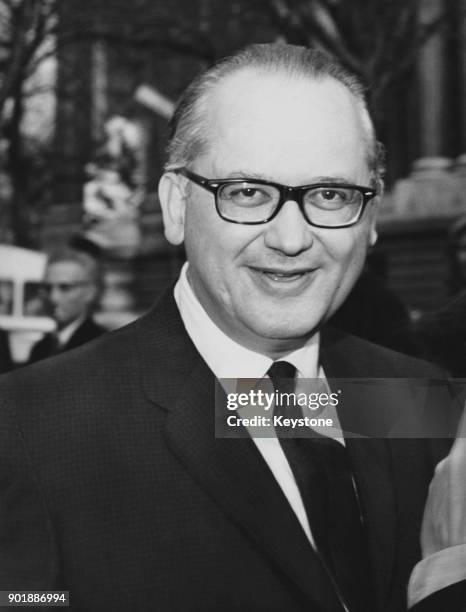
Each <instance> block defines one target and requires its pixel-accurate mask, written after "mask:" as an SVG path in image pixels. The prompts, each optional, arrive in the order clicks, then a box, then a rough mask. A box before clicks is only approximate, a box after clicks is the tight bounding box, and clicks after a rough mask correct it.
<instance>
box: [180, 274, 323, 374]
mask: <svg viewBox="0 0 466 612" xmlns="http://www.w3.org/2000/svg"><path fill="white" fill-rule="evenodd" d="M188 265H189V264H188V262H186V263H185V264H184V266H183V268H182V270H181V273H180V277H179V279H178V281H177V283H176V285H175V289H174V295H175V301H176V303H177V306H178V310H179V311H180V315H181V318H182V320H183V324H184V326H185V328H186V331H187V333H188V335H189V337H190V338H191V340H192V341H193V344H194V346H195V347H196V348H197V350H198V351H199V353H200V355H201V357H202V358H203V359H204V361H205V362H206V363H207V365H208V366H209V368H210V369H211V371H212V372H213V373H214V375H215V377H216V378H262V377H263V376H265V374H266V372H267V370H268V369H269V367H270V366H271V364H272V362H273V360H272V359H271V358H270V357H268V356H266V355H261V354H260V353H256V352H255V351H251V350H250V349H247V348H246V347H244V346H242V345H241V344H238V343H237V342H235V341H234V340H232V339H231V338H230V337H229V336H227V335H226V334H225V333H224V332H223V331H222V330H221V329H220V328H219V327H217V325H216V324H215V323H214V322H213V321H212V319H211V318H210V317H209V315H208V314H207V312H206V311H205V310H204V308H203V306H202V305H201V303H200V302H199V300H198V299H197V297H196V295H195V293H194V291H193V289H192V287H191V285H190V283H189V281H188V276H187V270H188ZM318 354H319V334H314V336H312V338H310V339H309V340H308V341H307V342H306V344H305V345H304V346H302V347H301V348H299V349H297V350H296V351H293V352H291V353H289V354H288V355H286V356H284V357H283V358H282V359H283V360H286V361H289V362H290V363H292V364H293V365H294V366H295V368H296V369H297V371H298V376H299V377H301V378H314V377H316V376H317V366H318Z"/></svg>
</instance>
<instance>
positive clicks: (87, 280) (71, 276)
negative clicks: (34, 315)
mask: <svg viewBox="0 0 466 612" xmlns="http://www.w3.org/2000/svg"><path fill="white" fill-rule="evenodd" d="M101 286H102V276H101V271H100V265H99V264H98V262H97V261H96V260H95V259H94V258H93V257H91V256H90V255H88V254H87V253H84V252H80V251H76V250H74V249H71V248H68V249H64V250H62V251H59V252H56V253H54V254H52V255H51V256H50V257H49V259H48V262H47V267H46V270H45V275H44V281H43V283H42V287H41V291H42V295H43V300H44V308H45V311H46V313H47V314H48V315H49V316H50V317H52V319H53V320H54V321H55V323H56V325H57V327H56V331H55V332H53V333H50V334H47V335H45V336H44V337H43V338H42V339H41V340H39V341H38V342H37V343H36V344H35V345H34V346H33V347H32V350H31V354H30V356H29V363H33V362H35V361H39V360H41V359H45V358H46V357H51V356H52V355H55V354H56V353H59V352H63V351H67V350H69V349H72V348H76V347H77V346H80V345H81V344H84V343H85V342H89V341H90V340H94V338H97V337H98V336H100V335H101V334H103V333H104V332H105V329H104V328H103V327H101V326H100V325H98V324H97V323H96V322H95V321H94V320H93V318H92V312H93V310H94V308H95V307H96V306H97V303H98V298H99V296H100V292H101Z"/></svg>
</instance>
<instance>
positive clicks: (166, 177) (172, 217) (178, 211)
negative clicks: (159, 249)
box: [159, 172, 186, 245]
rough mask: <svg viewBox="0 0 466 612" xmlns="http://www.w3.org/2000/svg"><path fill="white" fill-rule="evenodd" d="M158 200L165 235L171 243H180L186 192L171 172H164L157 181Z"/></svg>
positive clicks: (182, 237) (182, 236)
mask: <svg viewBox="0 0 466 612" xmlns="http://www.w3.org/2000/svg"><path fill="white" fill-rule="evenodd" d="M159 201H160V206H161V207H162V216H163V226H164V229H165V237H166V238H167V240H168V242H171V244H175V245H178V244H181V243H182V242H183V240H184V218H185V211H186V194H185V190H184V189H183V187H182V185H180V180H179V178H178V176H176V174H174V173H173V172H165V174H163V175H162V178H161V179H160V181H159Z"/></svg>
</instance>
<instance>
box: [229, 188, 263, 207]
mask: <svg viewBox="0 0 466 612" xmlns="http://www.w3.org/2000/svg"><path fill="white" fill-rule="evenodd" d="M221 197H222V198H223V199H225V200H230V201H232V202H233V203H234V204H237V205H239V206H260V205H261V204H265V203H266V202H268V201H269V200H270V194H269V193H268V192H267V191H266V190H265V189H262V188H261V187H259V186H256V185H254V186H250V187H248V186H244V185H243V186H241V185H226V186H225V187H224V188H223V189H222V191H221Z"/></svg>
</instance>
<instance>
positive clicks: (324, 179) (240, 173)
mask: <svg viewBox="0 0 466 612" xmlns="http://www.w3.org/2000/svg"><path fill="white" fill-rule="evenodd" d="M222 178H225V179H227V178H239V179H241V178H244V179H255V180H260V181H270V182H272V183H279V182H280V181H277V180H276V179H275V177H271V176H270V175H266V174H262V173H261V172H251V171H250V170H235V172H229V173H227V174H225V175H223V176H222ZM314 183H354V179H351V178H350V177H348V176H323V175H322V176H313V177H310V178H309V179H306V182H301V183H300V184H301V185H313V184H314ZM297 186H298V185H297Z"/></svg>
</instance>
